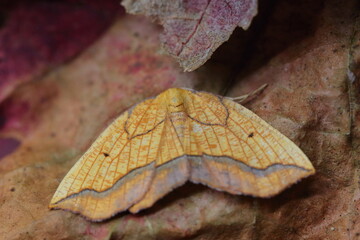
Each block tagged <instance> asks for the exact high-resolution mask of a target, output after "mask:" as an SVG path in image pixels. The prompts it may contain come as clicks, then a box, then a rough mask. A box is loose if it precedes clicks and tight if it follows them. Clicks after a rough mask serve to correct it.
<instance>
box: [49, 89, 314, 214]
mask: <svg viewBox="0 0 360 240" xmlns="http://www.w3.org/2000/svg"><path fill="white" fill-rule="evenodd" d="M314 173H315V169H314V167H313V166H312V164H311V162H310V161H309V159H308V158H307V157H306V156H305V154H304V153H303V152H302V151H301V150H300V149H299V148H298V147H297V146H296V145H295V144H294V143H293V142H291V141H290V140H289V139H288V138H286V137H285V136H284V135H282V134H281V133H280V132H278V131H277V130H276V129H274V128H273V127H271V126H270V125H269V124H267V123H266V122H265V121H264V120H262V119H261V118H260V117H258V116H257V115H255V114H254V113H252V112H251V111H249V110H248V109H246V108H244V107H243V106H241V105H240V104H238V103H236V102H234V101H233V100H232V99H231V98H226V97H220V96H216V95H213V94H210V93H205V92H197V91H194V90H190V89H181V88H171V89H168V90H166V91H164V92H162V93H161V94H159V95H158V96H157V97H155V98H151V99H147V100H145V101H144V102H141V103H139V104H137V105H136V106H134V107H133V108H132V109H130V110H128V111H126V112H124V113H123V114H121V115H120V116H119V117H118V118H117V119H116V120H115V121H114V122H113V123H112V124H111V125H110V126H109V127H108V128H107V129H106V130H105V131H104V132H103V133H102V134H101V135H100V136H99V138H98V139H97V140H96V141H95V142H94V143H93V144H92V146H91V147H90V148H89V150H88V151H87V152H86V153H85V154H84V155H83V156H82V157H81V158H80V159H79V160H78V162H77V163H76V164H75V165H74V166H73V168H72V169H71V170H70V171H69V173H68V174H67V175H66V176H65V178H64V179H63V181H62V182H61V184H60V186H59V187H58V189H57V191H56V193H55V195H54V196H53V198H52V200H51V203H50V205H49V207H50V208H56V209H65V210H70V211H72V212H76V213H80V214H81V215H83V216H85V217H86V218H88V219H90V220H93V221H101V220H104V219H107V218H110V217H111V216H113V215H115V214H116V213H119V212H122V211H126V210H129V211H130V212H132V213H137V212H138V211H140V210H141V209H145V208H148V207H151V206H152V205H153V204H154V203H155V202H156V201H157V200H158V199H160V198H161V197H163V196H164V195H166V194H167V193H169V192H170V191H172V190H173V189H174V188H176V187H178V186H181V185H183V184H184V183H185V182H186V181H191V182H194V183H202V184H205V185H207V186H209V187H211V188H214V189H217V190H220V191H225V192H229V193H232V194H244V195H251V196H256V197H271V196H273V195H275V194H277V193H279V192H280V191H282V190H284V189H285V188H286V187H288V186H289V185H291V184H293V183H295V182H297V181H299V180H300V179H301V178H304V177H307V176H309V175H312V174H314Z"/></svg>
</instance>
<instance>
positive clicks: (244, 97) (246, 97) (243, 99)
mask: <svg viewBox="0 0 360 240" xmlns="http://www.w3.org/2000/svg"><path fill="white" fill-rule="evenodd" d="M267 86H268V84H267V83H265V84H263V85H261V86H260V87H259V88H258V89H256V90H254V91H252V92H251V93H248V94H245V95H242V96H239V97H234V98H230V99H231V100H233V101H234V102H237V103H245V102H248V101H249V100H250V98H252V97H255V96H257V95H259V94H260V93H262V91H264V89H265V88H266V87H267Z"/></svg>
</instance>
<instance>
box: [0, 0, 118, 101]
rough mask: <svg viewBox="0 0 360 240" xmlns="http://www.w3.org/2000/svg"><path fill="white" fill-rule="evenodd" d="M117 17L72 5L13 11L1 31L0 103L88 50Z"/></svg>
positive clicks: (33, 6)
mask: <svg viewBox="0 0 360 240" xmlns="http://www.w3.org/2000/svg"><path fill="white" fill-rule="evenodd" d="M114 10H115V11H114ZM115 13H116V8H113V7H106V8H105V9H101V8H96V7H94V6H91V5H90V6H89V5H84V6H82V7H81V8H79V6H78V4H75V3H69V2H57V3H31V4H27V5H24V4H23V5H20V6H18V7H17V8H15V9H14V10H12V11H11V12H10V15H9V17H8V18H7V19H6V21H5V26H4V27H3V28H2V29H1V30H0V58H1V61H0V102H2V101H3V100H4V99H5V98H6V97H7V96H9V95H10V94H11V92H12V91H13V90H14V89H15V88H16V87H17V86H18V85H19V84H21V83H24V82H27V81H30V80H31V79H34V78H36V77H39V76H40V75H41V74H43V73H44V72H45V71H46V70H48V69H49V68H50V67H53V66H56V65H57V64H60V63H62V62H64V61H67V60H69V59H71V58H72V57H74V56H75V55H76V54H78V53H79V52H81V51H82V50H83V49H84V48H86V47H88V46H89V45H90V44H91V43H93V42H94V40H95V39H97V38H98V37H99V35H100V34H101V33H103V31H104V30H105V29H106V28H107V27H108V26H109V24H110V23H111V21H112V19H113V17H114V14H115ZM74 22H76V23H77V24H73V23H74Z"/></svg>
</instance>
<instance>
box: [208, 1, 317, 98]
mask: <svg viewBox="0 0 360 240" xmlns="http://www.w3.org/2000/svg"><path fill="white" fill-rule="evenodd" d="M322 8H323V0H321V1H311V0H297V1H286V0H267V1H265V0H260V1H259V8H258V14H257V16H256V17H255V18H254V20H253V22H252V23H251V25H250V28H249V29H248V30H246V31H244V30H243V29H241V28H237V29H236V30H235V31H234V32H233V34H232V35H231V37H230V39H229V41H228V42H226V43H224V44H222V45H221V46H220V47H219V48H218V49H217V50H216V51H215V53H214V54H213V56H212V58H211V59H210V60H209V61H208V63H207V64H223V65H225V66H228V67H229V68H230V71H229V72H228V73H225V76H224V78H223V79H222V80H223V81H224V83H223V90H222V92H221V93H220V94H221V95H226V94H227V92H228V91H229V89H231V88H232V87H233V85H234V84H235V82H236V80H237V79H239V78H240V79H241V78H245V77H246V76H247V75H250V74H251V73H253V72H255V71H256V70H257V69H259V68H260V67H261V66H263V65H265V64H266V63H267V62H268V61H269V60H270V59H272V58H273V57H274V56H276V55H278V54H279V53H281V52H283V51H284V50H285V49H287V48H289V47H290V46H296V45H298V44H299V43H300V42H301V41H302V40H304V39H306V38H308V37H309V36H311V35H312V34H313V33H314V32H315V30H316V28H317V23H318V18H319V16H320V15H319V12H321V9H322Z"/></svg>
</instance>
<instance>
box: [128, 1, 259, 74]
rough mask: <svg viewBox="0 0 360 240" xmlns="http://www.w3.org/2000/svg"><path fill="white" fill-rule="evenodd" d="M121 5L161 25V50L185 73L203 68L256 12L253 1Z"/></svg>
mask: <svg viewBox="0 0 360 240" xmlns="http://www.w3.org/2000/svg"><path fill="white" fill-rule="evenodd" d="M122 5H123V6H124V7H125V8H126V11H127V12H129V13H132V14H143V15H146V16H150V17H152V18H154V19H156V20H158V21H159V22H160V24H161V25H163V27H164V33H163V34H162V36H161V41H162V44H163V47H164V49H165V51H166V52H167V53H168V54H170V55H171V56H173V57H174V58H176V60H177V61H178V62H179V63H180V65H181V66H182V67H183V68H184V70H185V71H193V70H195V69H196V68H198V67H200V66H201V65H203V64H204V63H205V62H206V61H207V60H208V59H209V58H210V57H211V55H212V54H213V52H214V51H215V50H216V49H217V48H218V47H219V46H220V45H221V44H222V43H223V42H225V41H227V40H228V39H229V37H230V35H231V33H232V32H233V31H234V29H235V28H236V27H237V26H239V27H242V28H243V29H247V28H248V27H249V26H250V23H251V20H252V18H253V17H254V16H255V15H256V13H257V1H256V0H231V1H228V0H218V1H211V0H181V1H167V0H165V1H164V0H152V1H149V0H124V1H123V2H122Z"/></svg>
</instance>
